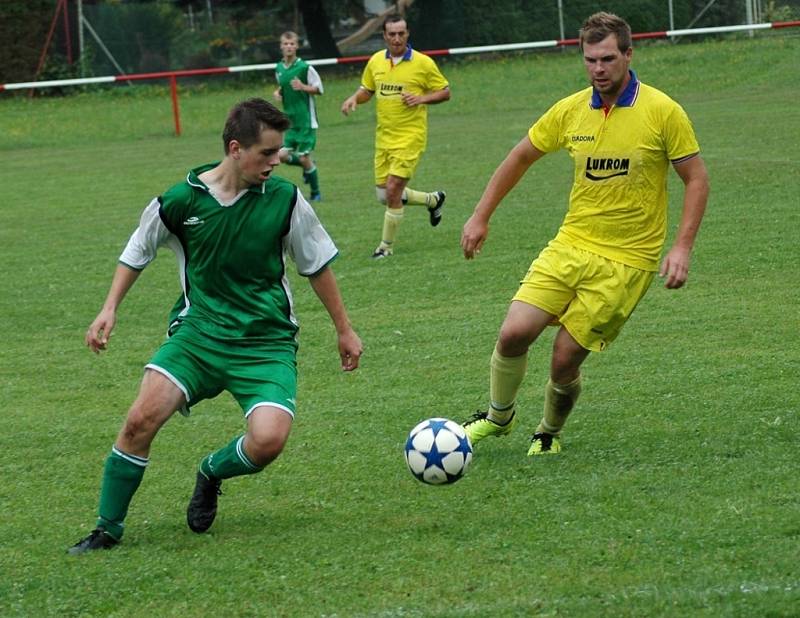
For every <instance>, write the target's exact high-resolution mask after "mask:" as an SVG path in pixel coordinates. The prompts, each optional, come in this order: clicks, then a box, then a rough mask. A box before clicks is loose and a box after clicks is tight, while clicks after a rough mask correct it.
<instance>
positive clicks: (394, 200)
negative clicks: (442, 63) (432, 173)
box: [342, 15, 450, 259]
mask: <svg viewBox="0 0 800 618" xmlns="http://www.w3.org/2000/svg"><path fill="white" fill-rule="evenodd" d="M408 37H409V31H408V26H407V25H406V21H405V19H404V18H403V17H402V16H400V15H389V16H388V17H387V18H386V19H385V20H384V22H383V40H384V41H385V42H386V49H384V50H381V51H379V52H376V53H375V54H373V55H372V57H371V58H370V59H369V62H368V63H367V66H366V67H365V68H364V72H363V74H362V76H361V85H360V86H359V87H358V89H357V90H356V91H355V92H354V93H353V94H352V95H351V96H349V97H347V99H345V100H344V102H343V103H342V113H343V114H344V115H345V116H347V115H349V114H351V113H352V112H354V111H355V109H356V108H357V107H358V106H359V105H361V104H362V103H366V102H367V101H369V100H370V99H372V97H373V95H375V94H376V93H377V96H375V99H376V103H375V114H376V118H377V126H376V129H375V187H376V194H377V196H378V201H379V202H381V203H382V204H385V205H386V210H385V212H384V216H383V228H382V230H381V233H382V235H381V242H380V244H379V245H378V247H377V248H376V249H375V251H374V252H373V254H372V257H373V258H374V259H383V258H386V257H388V256H390V255H392V253H393V252H394V243H395V240H396V237H397V231H398V228H399V227H400V223H401V222H402V220H403V211H404V208H403V207H404V205H405V204H409V205H412V204H416V205H420V206H425V207H426V208H427V210H428V220H429V221H430V224H431V225H432V226H434V227H436V226H437V225H439V222H440V221H441V220H442V206H444V200H445V192H444V191H431V192H426V191H416V190H414V189H412V188H411V187H409V186H408V182H409V180H410V179H411V178H412V176H413V175H414V171H415V170H416V168H417V164H418V163H419V160H420V158H421V157H422V154H423V153H424V152H425V147H426V145H427V140H428V105H435V104H437V103H444V102H445V101H449V100H450V86H449V84H448V82H447V80H446V79H445V78H444V76H443V75H442V73H441V71H439V67H437V66H436V63H435V62H434V61H433V59H432V58H430V57H429V56H426V55H425V54H423V53H420V52H418V51H417V50H415V49H412V48H411V46H410V45H409V44H408Z"/></svg>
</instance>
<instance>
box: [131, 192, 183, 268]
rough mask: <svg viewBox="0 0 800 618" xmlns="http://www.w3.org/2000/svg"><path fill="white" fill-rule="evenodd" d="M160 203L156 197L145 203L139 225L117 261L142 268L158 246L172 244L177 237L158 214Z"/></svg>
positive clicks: (150, 260)
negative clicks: (145, 206)
mask: <svg viewBox="0 0 800 618" xmlns="http://www.w3.org/2000/svg"><path fill="white" fill-rule="evenodd" d="M160 208H161V203H160V202H159V201H158V198H153V200H152V201H151V202H150V203H149V204H148V205H147V208H145V209H144V212H142V216H141V218H140V219H139V227H137V228H136V230H134V232H133V234H131V237H130V238H129V239H128V244H127V245H126V246H125V249H124V250H123V251H122V255H120V256H119V261H120V262H122V263H123V264H127V265H128V266H130V267H131V268H134V269H136V270H142V269H144V267H145V266H147V265H148V264H149V263H150V262H152V261H153V260H154V259H155V258H156V252H157V251H158V248H159V247H162V246H164V245H166V244H169V245H173V244H174V241H176V240H177V239H176V238H175V236H173V234H172V232H170V231H169V230H168V229H167V226H165V225H164V222H163V221H161V217H160V216H159V214H158V211H159V209H160Z"/></svg>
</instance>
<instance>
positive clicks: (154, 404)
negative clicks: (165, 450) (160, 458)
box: [115, 369, 186, 458]
mask: <svg viewBox="0 0 800 618" xmlns="http://www.w3.org/2000/svg"><path fill="white" fill-rule="evenodd" d="M185 403H186V398H185V397H184V395H183V391H181V390H180V389H179V388H178V387H177V386H175V384H173V383H172V382H171V381H170V380H169V379H167V377H166V376H164V375H163V374H161V373H159V372H158V371H153V370H152V369H147V370H145V374H144V378H143V379H142V385H141V387H140V389H139V395H138V396H137V397H136V401H134V402H133V405H132V406H131V409H130V410H129V411H128V417H127V418H126V419H125V423H124V424H123V425H122V429H120V432H119V435H118V436H117V441H116V443H115V446H116V447H117V448H118V449H119V450H121V451H123V452H125V453H128V454H130V455H136V456H137V457H141V458H147V456H148V455H149V454H150V444H151V443H152V442H153V438H155V437H156V434H157V433H158V430H159V429H161V427H162V426H163V425H164V423H166V422H167V420H169V417H170V416H172V414H173V413H174V412H175V411H176V410H177V409H178V408H180V407H181V406H182V405H184V404H185Z"/></svg>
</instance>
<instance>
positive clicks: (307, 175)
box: [272, 31, 323, 202]
mask: <svg viewBox="0 0 800 618" xmlns="http://www.w3.org/2000/svg"><path fill="white" fill-rule="evenodd" d="M298 46H299V37H298V36H297V34H296V33H294V32H291V31H289V32H284V33H283V34H282V35H281V53H282V54H283V60H282V61H281V62H279V63H278V65H277V66H276V67H275V78H276V79H277V80H278V88H277V89H276V90H275V92H274V93H273V95H272V96H273V97H275V99H276V100H278V101H283V110H284V112H285V113H286V115H287V116H288V117H289V120H291V121H292V126H291V127H290V128H289V130H288V131H286V133H285V134H284V136H283V149H282V150H281V162H283V163H288V164H289V165H300V166H302V168H303V181H304V182H305V183H306V184H308V185H309V186H310V187H311V195H310V197H309V199H311V200H312V201H315V202H318V201H320V200H321V199H322V194H321V193H320V190H319V174H318V172H317V166H316V163H315V162H314V161H313V160H312V159H311V152H312V151H313V150H314V149H315V148H316V147H317V128H319V123H318V122H317V108H316V106H315V105H314V97H315V96H317V95H321V94H322V93H323V88H322V79H321V78H320V76H319V73H317V71H316V70H315V69H314V67H313V66H311V65H310V64H308V63H307V62H306V61H305V60H303V59H302V58H298V57H297V48H298Z"/></svg>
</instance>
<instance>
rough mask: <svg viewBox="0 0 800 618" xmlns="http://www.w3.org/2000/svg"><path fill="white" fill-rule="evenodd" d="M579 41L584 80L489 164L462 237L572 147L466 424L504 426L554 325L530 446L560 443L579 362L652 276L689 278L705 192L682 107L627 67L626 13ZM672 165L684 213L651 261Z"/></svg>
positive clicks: (477, 234)
mask: <svg viewBox="0 0 800 618" xmlns="http://www.w3.org/2000/svg"><path fill="white" fill-rule="evenodd" d="M580 45H581V52H582V54H583V61H584V65H585V67H586V71H587V73H588V76H589V81H590V82H591V86H590V87H589V88H586V89H584V90H581V91H580V92H577V93H575V94H573V95H572V96H569V97H566V98H565V99H562V100H561V101H559V102H558V103H556V104H555V105H554V106H553V107H551V108H550V109H549V110H548V111H547V112H546V113H545V114H544V115H543V116H542V117H541V118H539V120H537V121H536V123H535V124H534V125H533V126H532V127H531V129H530V131H529V132H528V134H527V135H526V136H525V137H524V138H523V139H522V140H521V141H520V142H519V144H517V145H516V146H515V147H514V148H513V149H512V150H511V152H510V153H509V154H508V156H507V157H506V158H505V160H504V161H503V162H502V163H501V164H500V166H499V167H498V168H497V169H496V170H495V172H494V174H493V176H492V178H491V179H490V180H489V183H488V185H487V186H486V189H485V190H484V193H483V196H482V197H481V199H480V201H479V202H478V204H477V205H476V207H475V210H474V212H473V214H472V216H471V217H470V218H469V219H468V220H467V222H466V223H465V225H464V230H463V233H462V236H461V247H462V249H463V251H464V257H466V258H467V259H472V258H474V257H475V256H476V255H477V254H478V253H480V250H481V247H482V246H483V244H484V242H485V241H486V238H487V235H488V233H489V219H490V218H491V216H492V214H493V213H494V211H495V209H496V208H497V207H498V205H499V204H500V201H501V200H502V199H503V198H504V197H505V196H506V194H507V193H508V192H509V191H511V189H512V188H513V187H514V186H515V185H516V184H517V182H519V180H520V178H522V176H523V175H524V174H525V172H526V171H527V170H528V168H529V167H530V166H531V165H532V164H533V163H535V162H536V161H537V160H538V159H539V158H541V157H542V156H543V155H544V154H546V153H548V152H553V151H555V150H558V149H560V148H564V149H566V150H567V151H568V152H569V154H570V156H571V157H572V158H573V160H574V163H575V176H574V182H573V185H572V192H571V193H570V199H569V210H568V212H567V215H566V217H565V219H564V222H563V224H562V225H561V228H560V229H559V231H558V234H557V235H556V237H555V238H554V239H553V240H552V241H551V242H550V243H549V244H548V245H547V247H545V248H544V249H543V250H542V252H541V253H540V254H539V256H538V257H537V258H536V259H535V260H534V261H533V263H532V264H531V266H530V269H529V270H528V273H527V274H526V275H525V278H524V279H523V280H522V282H521V284H520V287H519V289H518V291H517V293H516V295H515V296H514V298H513V300H512V302H511V305H510V307H509V309H508V313H507V315H506V318H505V321H504V322H503V325H502V327H501V329H500V334H499V337H498V340H497V344H496V346H495V349H494V353H493V354H492V359H491V363H490V368H491V372H490V375H491V379H490V404H489V408H488V411H486V412H478V413H477V414H475V415H473V416H472V418H470V419H468V420H467V421H465V423H464V426H465V428H466V431H467V434H468V435H469V437H470V439H471V440H472V442H473V444H474V443H475V442H478V441H479V440H481V439H483V438H485V437H487V436H502V435H505V434H508V433H509V432H510V431H511V430H512V428H513V427H514V425H515V423H516V421H517V418H516V414H515V410H514V404H515V402H516V398H517V392H518V390H519V387H520V385H521V383H522V380H523V378H524V376H525V371H526V366H527V354H528V348H529V347H530V346H531V344H533V342H534V341H536V339H537V338H538V336H539V335H540V334H541V333H542V331H543V330H544V329H545V327H546V326H547V325H548V324H554V325H556V326H558V333H557V334H556V337H555V341H554V344H553V353H552V360H551V365H550V379H549V380H548V382H547V386H546V388H545V396H544V414H543V418H542V420H541V421H540V423H539V425H538V426H537V428H536V430H535V432H534V434H533V437H532V438H531V445H530V447H529V450H528V455H541V454H545V453H557V452H559V451H560V450H561V444H560V440H559V436H560V432H561V429H562V427H563V426H564V423H565V422H566V419H567V416H568V415H569V413H570V411H571V410H572V408H573V406H574V405H575V402H576V401H577V398H578V394H579V393H580V389H581V376H580V366H581V363H583V361H584V360H585V359H586V357H587V356H588V355H589V352H599V351H601V350H604V349H606V347H607V346H608V345H609V344H610V343H611V342H612V341H613V340H614V339H615V338H616V336H617V335H618V334H619V332H620V330H621V329H622V327H623V325H624V324H625V322H626V321H627V319H628V318H629V317H630V315H631V313H632V312H633V310H634V308H635V307H636V305H637V303H638V302H639V301H640V300H641V298H642V297H643V296H644V294H645V292H646V291H647V288H648V287H649V285H650V282H651V280H652V278H653V275H654V274H655V273H656V272H658V273H659V275H660V276H661V277H664V278H665V285H666V287H667V288H670V289H675V288H680V287H681V286H683V284H684V283H685V282H686V278H687V275H688V272H689V261H690V254H691V251H692V247H693V245H694V241H695V237H696V235H697V231H698V229H699V227H700V222H701V220H702V218H703V213H704V212H705V208H706V202H707V199H708V192H709V185H708V176H707V173H706V168H705V165H704V164H703V160H702V159H701V158H700V154H699V151H700V148H699V146H698V144H697V140H696V139H695V135H694V130H693V129H692V125H691V123H690V122H689V119H688V117H687V116H686V113H685V112H684V111H683V109H682V108H681V107H680V105H678V104H677V103H676V102H675V101H673V100H672V99H670V98H669V97H668V96H667V95H665V94H664V93H662V92H659V91H658V90H656V89H655V88H651V87H650V86H647V85H645V84H643V83H641V82H640V81H639V79H638V77H637V76H636V74H635V73H634V72H633V71H631V70H630V63H631V57H632V53H633V50H632V47H631V30H630V27H629V26H628V24H627V23H625V21H623V20H622V19H620V18H619V17H617V16H616V15H612V14H609V13H596V14H595V15H592V16H591V17H589V18H588V19H587V20H586V22H585V23H584V24H583V27H582V29H581V33H580ZM670 164H671V165H672V167H673V169H675V171H676V172H677V173H678V176H679V177H680V178H681V180H682V181H683V184H684V196H683V214H682V216H681V221H680V224H679V227H678V231H677V234H676V237H675V241H674V244H673V245H672V248H671V249H670V250H669V251H668V252H667V254H666V256H665V257H664V259H663V260H662V261H661V265H660V267H659V256H660V253H661V249H662V247H663V244H664V239H665V236H666V215H667V191H666V189H667V173H668V171H669V166H670Z"/></svg>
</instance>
